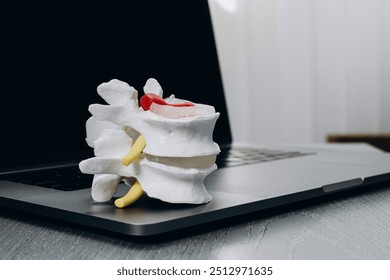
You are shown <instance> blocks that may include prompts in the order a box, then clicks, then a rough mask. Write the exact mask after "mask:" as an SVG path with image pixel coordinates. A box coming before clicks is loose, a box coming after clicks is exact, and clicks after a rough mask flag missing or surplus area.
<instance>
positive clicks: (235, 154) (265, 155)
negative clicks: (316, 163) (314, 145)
mask: <svg viewBox="0 0 390 280" xmlns="http://www.w3.org/2000/svg"><path fill="white" fill-rule="evenodd" d="M310 154H312V153H303V152H299V151H282V150H268V149H257V148H244V147H243V148H237V147H235V148H232V149H229V150H222V152H221V153H220V154H219V155H218V158H217V165H218V167H233V166H239V165H245V164H254V163H260V162H269V161H275V160H281V159H287V158H294V157H300V156H305V155H310Z"/></svg>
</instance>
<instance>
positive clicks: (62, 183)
mask: <svg viewBox="0 0 390 280" xmlns="http://www.w3.org/2000/svg"><path fill="white" fill-rule="evenodd" d="M92 179H93V176H92V175H86V174H83V173H81V172H80V170H79V167H78V165H77V164H75V165H71V166H65V167H56V168H50V169H40V170H37V169H35V170H31V171H23V172H18V173H10V174H2V175H0V180H6V181H11V182H16V183H23V184H27V185H33V186H39V187H45V188H50V189H57V190H62V191H74V190H80V189H87V188H90V187H91V186H92Z"/></svg>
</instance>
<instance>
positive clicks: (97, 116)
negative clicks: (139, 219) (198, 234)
mask: <svg viewBox="0 0 390 280" xmlns="http://www.w3.org/2000/svg"><path fill="white" fill-rule="evenodd" d="M144 90H145V91H146V92H147V93H155V94H158V95H160V96H162V93H163V91H162V88H161V86H160V85H159V84H158V82H157V81H156V80H155V79H149V80H148V81H147V82H146V85H145V87H144ZM98 93H99V94H100V95H101V96H102V97H103V99H104V100H105V101H106V102H107V103H108V105H101V104H93V105H91V106H90V107H89V110H90V112H91V113H92V115H93V116H92V117H91V118H90V119H89V120H88V121H87V124H86V128H87V138H86V140H87V143H88V145H90V146H91V147H94V152H95V157H93V158H90V159H87V160H84V161H82V162H80V164H79V167H80V170H81V171H82V172H83V173H87V174H94V180H93V186H92V197H93V199H94V200H96V201H99V202H101V201H108V200H110V199H111V198H112V197H113V196H114V194H115V192H116V190H117V187H118V184H119V183H120V182H121V181H125V182H129V181H133V182H134V181H135V179H136V180H138V181H139V182H140V184H141V186H142V188H143V190H144V191H145V192H146V193H147V195H148V196H150V197H153V198H157V199H160V200H163V201H167V202H171V203H195V204H200V203H206V202H209V201H210V200H211V199H212V197H211V196H210V194H209V193H208V192H207V190H206V189H205V187H204V184H203V181H204V179H205V177H206V176H207V175H209V174H210V173H211V172H212V171H214V170H215V169H216V168H217V167H216V165H215V159H216V155H217V154H218V153H219V152H220V149H219V146H218V145H217V144H216V143H214V142H213V140H212V134H213V129H214V126H215V122H216V120H217V119H218V117H219V113H216V112H215V109H214V107H212V106H209V105H203V104H196V103H195V106H191V107H172V106H164V105H158V106H155V105H156V104H152V108H153V109H151V110H148V111H144V110H143V109H142V108H139V106H138V97H137V91H136V90H135V89H134V88H133V87H131V86H129V85H128V84H126V83H124V82H122V81H119V80H111V81H110V82H108V83H103V84H102V85H100V86H99V87H98ZM166 100H167V102H169V103H173V102H182V100H180V99H177V98H175V97H174V96H171V97H169V98H168V99H166ZM162 107H164V108H162ZM188 108H190V109H188ZM141 134H142V135H143V136H144V138H145V141H146V147H145V148H144V150H143V153H144V154H141V156H140V157H139V158H138V159H136V160H135V161H134V162H133V163H131V164H130V165H129V166H125V165H123V163H122V162H121V159H122V158H123V157H124V156H125V155H126V154H127V153H128V152H129V150H130V148H131V146H132V144H133V142H134V141H135V140H136V138H137V137H138V136H139V135H141Z"/></svg>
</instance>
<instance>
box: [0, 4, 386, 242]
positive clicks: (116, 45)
mask: <svg viewBox="0 0 390 280" xmlns="http://www.w3.org/2000/svg"><path fill="white" fill-rule="evenodd" d="M2 11H3V12H4V13H3V15H2V17H1V18H0V21H1V24H0V26H1V27H0V28H1V34H2V37H1V45H0V61H1V63H0V67H1V75H0V80H1V85H2V86H1V91H2V93H1V99H2V101H1V110H0V116H1V123H2V133H1V135H2V136H1V150H0V173H1V174H0V206H2V207H7V208H11V209H18V210H22V211H27V212H31V213H35V214H39V215H44V216H49V217H51V218H55V219H59V220H62V221H67V222H72V223H76V224H82V225H86V226H88V227H92V228H99V229H104V230H109V231H113V232H119V233H122V234H126V235H132V236H151V235H156V234H161V233H167V232H170V231H174V230H179V229H183V228H188V227H196V226H198V227H201V226H202V225H203V224H206V223H211V222H215V221H220V220H222V219H229V218H233V217H237V216H239V215H243V214H248V213H253V212H256V211H262V210H266V209H270V208H273V207H277V206H283V205H288V204H291V203H296V202H300V201H305V200H308V199H312V198H318V197H326V196H328V195H330V194H333V193H337V192H343V191H346V190H351V189H355V188H356V189H357V188H361V189H367V188H371V187H372V186H373V185H374V184H377V183H379V182H385V181H386V180H389V179H390V173H389V171H390V169H389V166H390V156H389V155H387V154H385V153H383V154H382V153H354V152H335V151H326V150H316V149H310V148H304V147H303V148H299V149H291V147H283V146H280V147H279V146H275V147H271V146H267V147H266V146H255V145H253V146H250V147H249V146H235V145H234V142H233V140H232V134H231V131H230V127H229V117H228V112H227V109H226V101H225V96H224V91H223V85H222V79H221V73H220V69H219V64H218V56H217V51H216V46H215V41H214V35H213V29H212V22H211V18H210V12H209V7H208V3H207V1H206V0H196V1H181V0H167V1H156V0H143V1H114V0H111V1H88V2H84V1H75V0H67V1H62V2H58V1H54V2H53V1H39V2H36V1H34V2H31V1H17V2H15V1H7V2H6V3H2ZM150 77H153V78H156V79H157V80H158V81H159V82H160V83H161V85H162V87H163V88H164V92H166V93H170V94H176V96H177V97H179V98H182V99H188V100H192V101H194V102H196V103H205V104H210V105H213V106H215V108H216V111H218V112H220V114H221V115H220V118H219V120H218V121H217V125H216V128H215V131H214V141H215V142H217V143H218V144H219V145H220V147H221V150H222V152H221V154H220V155H219V156H218V159H217V165H218V166H219V169H218V170H217V171H215V172H213V173H212V174H211V175H210V176H208V177H207V178H206V180H205V186H206V188H207V189H208V191H209V192H210V194H211V195H212V196H213V198H214V199H213V201H212V202H210V203H207V204H203V205H188V204H169V203H165V202H161V201H159V200H157V199H152V198H149V197H147V196H146V195H144V196H143V197H142V198H141V199H140V200H139V201H137V202H136V203H135V204H133V205H131V206H130V207H128V208H124V209H117V208H115V207H114V205H113V201H110V202H107V203H97V202H94V201H93V200H92V198H91V194H90V192H91V190H90V188H91V184H92V176H91V175H84V174H81V173H80V171H79V170H78V163H79V162H80V161H81V160H83V159H86V158H89V157H91V156H92V152H93V151H92V149H91V148H90V147H89V146H88V145H87V144H86V142H85V122H86V120H87V119H88V118H89V117H90V113H89V112H88V105H89V104H92V103H104V101H103V100H102V99H101V98H100V97H99V96H98V94H97V92H96V87H97V86H98V85H99V84H101V83H103V82H107V81H109V80H111V79H113V78H116V79H119V80H122V81H125V82H127V83H129V84H130V85H132V86H134V87H135V88H136V89H138V90H139V92H140V94H141V92H142V87H143V85H144V83H145V81H146V80H147V79H148V78H150ZM254 129H255V128H254ZM127 190H128V187H126V186H125V185H124V184H123V185H120V188H119V190H118V193H117V194H116V196H115V197H118V196H122V195H123V194H124V193H126V192H127ZM114 199H115V198H114Z"/></svg>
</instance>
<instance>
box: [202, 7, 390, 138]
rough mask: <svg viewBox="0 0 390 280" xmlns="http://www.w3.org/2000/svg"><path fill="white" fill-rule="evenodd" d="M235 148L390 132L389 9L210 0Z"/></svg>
mask: <svg viewBox="0 0 390 280" xmlns="http://www.w3.org/2000/svg"><path fill="white" fill-rule="evenodd" d="M209 4H210V8H211V14H212V20H213V24H214V31H215V35H216V40H217V48H218V52H219V59H220V64H221V69H222V77H223V82H224V87H225V92H226V95H227V102H228V109H229V115H230V121H231V126H232V129H233V137H234V140H235V141H257V142H259V141H260V142H264V143H268V142H294V143H297V142H300V143H302V142H322V141H325V139H326V135H328V134H329V133H347V132H351V133H380V132H390V1H389V0H209Z"/></svg>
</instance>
